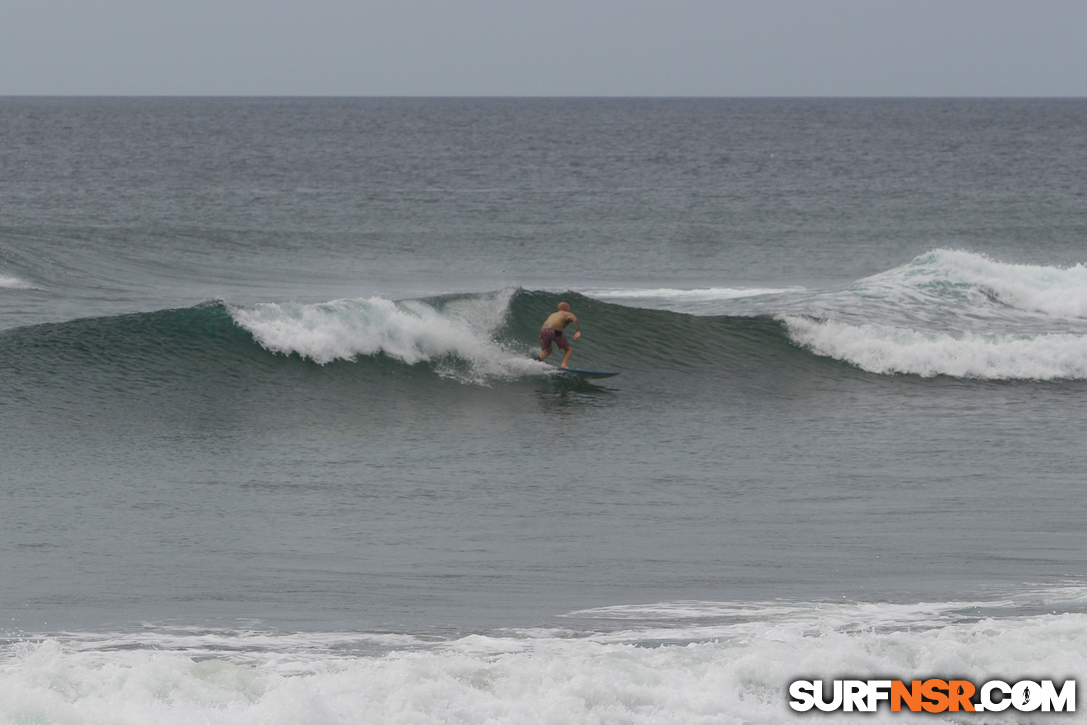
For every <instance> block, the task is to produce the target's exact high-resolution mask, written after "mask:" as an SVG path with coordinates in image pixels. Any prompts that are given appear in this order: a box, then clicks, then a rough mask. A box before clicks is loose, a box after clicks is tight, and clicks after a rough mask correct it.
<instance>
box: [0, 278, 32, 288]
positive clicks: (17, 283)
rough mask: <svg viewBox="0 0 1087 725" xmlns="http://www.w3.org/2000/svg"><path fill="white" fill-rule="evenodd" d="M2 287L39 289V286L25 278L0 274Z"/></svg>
mask: <svg viewBox="0 0 1087 725" xmlns="http://www.w3.org/2000/svg"><path fill="white" fill-rule="evenodd" d="M0 289H37V287H36V286H35V285H33V284H31V283H30V282H27V281H26V280H24V279H19V278H18V277H9V276H7V275H3V274H0Z"/></svg>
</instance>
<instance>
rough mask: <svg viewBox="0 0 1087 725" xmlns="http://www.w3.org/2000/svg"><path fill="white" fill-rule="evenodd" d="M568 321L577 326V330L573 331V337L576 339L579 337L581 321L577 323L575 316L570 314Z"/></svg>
mask: <svg viewBox="0 0 1087 725" xmlns="http://www.w3.org/2000/svg"><path fill="white" fill-rule="evenodd" d="M570 322H572V323H574V327H576V328H577V332H575V333H574V339H575V340H576V339H578V338H579V337H581V323H579V322H578V321H577V318H576V317H574V316H573V315H570Z"/></svg>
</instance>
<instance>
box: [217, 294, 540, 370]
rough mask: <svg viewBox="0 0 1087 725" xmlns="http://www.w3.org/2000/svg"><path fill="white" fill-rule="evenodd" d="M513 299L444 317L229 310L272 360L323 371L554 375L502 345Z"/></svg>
mask: <svg viewBox="0 0 1087 725" xmlns="http://www.w3.org/2000/svg"><path fill="white" fill-rule="evenodd" d="M512 295H513V291H512V290H503V291H501V292H497V293H494V294H490V295H482V296H478V297H472V298H466V299H463V300H459V301H455V302H450V303H448V304H446V305H444V306H443V307H442V308H441V309H438V308H436V307H434V306H432V305H429V304H426V303H425V302H421V301H418V300H409V301H404V302H393V301H391V300H387V299H384V298H381V297H371V298H369V299H345V300H335V301H332V302H326V303H322V304H301V303H293V302H287V303H262V304H257V305H252V306H231V307H229V310H230V313H231V315H232V316H233V318H234V321H235V322H236V323H237V324H238V325H240V326H241V327H243V328H245V329H246V330H248V331H249V332H250V333H252V335H253V337H254V338H255V339H256V340H257V342H259V343H260V344H261V345H262V346H263V347H264V348H266V349H268V350H271V351H272V352H277V353H283V354H286V355H290V354H292V353H293V354H297V355H300V356H301V357H304V358H308V359H310V360H313V361H315V362H317V363H319V364H321V365H325V364H328V363H330V362H332V361H333V360H356V359H357V358H358V357H359V356H366V355H385V356H388V357H390V358H392V359H394V360H399V361H400V362H403V363H406V364H408V365H414V364H416V363H420V362H433V363H435V364H436V369H437V370H438V372H439V373H441V374H443V375H446V376H449V377H453V378H458V379H463V380H465V381H472V382H484V381H485V380H487V379H488V378H494V377H511V376H517V375H528V374H543V373H545V372H546V371H547V370H548V368H547V367H546V366H545V365H542V364H540V363H537V362H534V361H532V360H530V359H528V358H527V356H525V355H524V354H518V353H517V352H515V351H510V350H508V349H506V348H504V347H503V346H502V345H500V344H499V343H497V342H496V341H495V340H494V333H495V331H496V330H497V329H498V328H499V327H500V326H501V325H502V324H503V322H504V321H505V319H506V315H507V313H508V310H509V302H510V298H511V297H512ZM458 363H459V364H458Z"/></svg>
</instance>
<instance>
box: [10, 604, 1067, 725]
mask: <svg viewBox="0 0 1087 725" xmlns="http://www.w3.org/2000/svg"><path fill="white" fill-rule="evenodd" d="M1083 600H1084V593H1083V591H1082V589H1081V588H1077V587H1071V588H1069V587H1064V588H1055V589H1052V590H1034V591H1026V592H1022V593H1020V594H1018V595H1016V596H1014V597H1011V598H1007V599H1000V600H992V601H985V602H941V603H937V602H932V603H924V604H915V605H891V604H865V605H858V604H834V603H825V604H823V603H802V602H786V601H781V602H766V603H761V602H750V603H730V602H697V601H692V602H670V603H658V604H654V605H643V606H620V607H605V608H599V609H592V610H583V611H577V612H571V613H568V614H566V615H564V616H565V617H566V618H567V620H568V621H569V622H570V623H571V624H572V625H574V628H566V629H543V628H533V629H525V630H516V629H514V630H500V631H493V632H487V633H481V634H471V635H467V636H463V637H459V638H454V639H440V640H436V639H435V638H433V637H430V638H420V637H415V636H410V635H396V634H380V633H373V634H366V633H321V634H312V633H282V632H260V631H199V630H172V631H171V630H168V629H163V628H161V627H153V626H150V625H147V626H145V628H144V629H143V630H142V631H138V632H133V633H100V634H93V633H78V632H72V633H63V634H60V635H57V636H54V637H51V638H49V639H46V640H42V641H19V642H9V643H8V644H6V645H5V646H4V647H3V652H2V654H3V658H4V659H3V661H2V663H0V716H2V717H4V718H5V720H6V721H9V722H27V721H32V722H33V721H39V722H40V721H44V722H70V723H88V724H90V723H106V722H109V723H143V722H150V721H154V722H161V723H191V722H207V723H237V722H242V723H250V722H251V723H258V722H259V723H292V722H300V721H306V722H312V723H377V722H393V723H412V722H433V721H441V722H450V723H486V722H496V721H498V722H524V723H549V722H594V723H597V722H599V723H607V722H624V723H692V722H694V723H699V722H704V723H776V722H785V721H800V720H803V719H804V718H802V717H800V716H798V715H796V713H792V712H791V711H790V710H789V709H788V707H787V704H786V702H785V696H784V693H785V691H786V688H787V686H788V684H789V682H791V681H792V680H793V679H797V678H798V677H800V676H801V675H807V674H810V673H814V672H821V673H826V674H827V676H828V677H829V676H830V675H831V674H839V673H848V674H849V676H851V677H861V678H863V677H874V676H885V675H888V674H898V673H903V672H926V673H927V672H954V673H955V674H956V675H958V676H963V677H966V678H969V679H971V680H973V681H986V680H988V679H993V678H996V677H1007V676H1008V672H1009V670H1008V663H1009V662H1014V663H1015V667H1016V672H1030V673H1044V674H1045V675H1046V676H1047V677H1054V678H1056V679H1072V678H1074V677H1075V676H1076V675H1077V673H1079V672H1081V671H1082V669H1083V667H1084V665H1085V660H1084V652H1085V651H1087V646H1085V645H1087V614H1083V613H1079V614H1063V615H1060V616H1057V617H1054V616H1045V615H1042V614H1028V613H1026V612H1027V609H1028V608H1031V609H1034V610H1035V611H1037V610H1038V609H1039V608H1043V607H1045V606H1050V605H1051V603H1052V602H1054V601H1056V602H1060V603H1061V604H1062V605H1065V606H1066V605H1067V604H1068V603H1069V602H1070V601H1074V602H1078V603H1080V604H1081V603H1082V602H1083ZM1009 615H1010V616H1009ZM586 621H590V622H593V623H595V624H597V625H599V624H600V623H607V624H609V625H611V626H610V628H609V629H607V630H603V631H597V632H594V631H592V630H591V629H589V630H586V629H583V628H577V626H576V625H577V624H579V623H584V622H586ZM821 717H823V716H821ZM852 717H856V716H855V715H849V714H841V715H839V716H837V717H836V716H833V715H830V716H825V718H824V719H826V720H827V721H828V722H847V721H849V720H850V719H851V718H852ZM904 717H905V718H906V720H907V721H910V720H912V718H909V717H908V716H904V715H902V714H899V713H890V712H888V711H886V710H884V711H882V712H880V713H878V714H876V715H875V716H874V717H871V716H870V717H869V718H868V719H872V720H874V721H875V722H899V721H901V720H902V719H903V718H904ZM987 718H988V719H987V721H989V722H1015V716H1014V715H1007V714H1005V715H1003V716H996V717H995V719H994V717H993V715H992V714H989V715H988V716H987ZM1062 720H1064V721H1067V722H1081V721H1083V718H1082V716H1079V715H1077V716H1076V717H1074V718H1071V719H1068V718H1067V717H1064V718H1062Z"/></svg>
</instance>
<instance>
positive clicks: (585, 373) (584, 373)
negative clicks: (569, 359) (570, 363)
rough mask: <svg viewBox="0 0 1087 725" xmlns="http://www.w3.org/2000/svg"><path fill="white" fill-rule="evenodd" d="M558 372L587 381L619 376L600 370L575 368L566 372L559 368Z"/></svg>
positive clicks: (567, 369)
mask: <svg viewBox="0 0 1087 725" xmlns="http://www.w3.org/2000/svg"><path fill="white" fill-rule="evenodd" d="M558 372H559V373H564V374H567V375H573V376H575V377H579V378H585V379H586V380H595V379H596V378H611V377H614V376H616V375H618V374H619V373H607V372H602V371H600V370H575V369H574V368H566V369H565V370H563V369H562V368H559V369H558Z"/></svg>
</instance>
